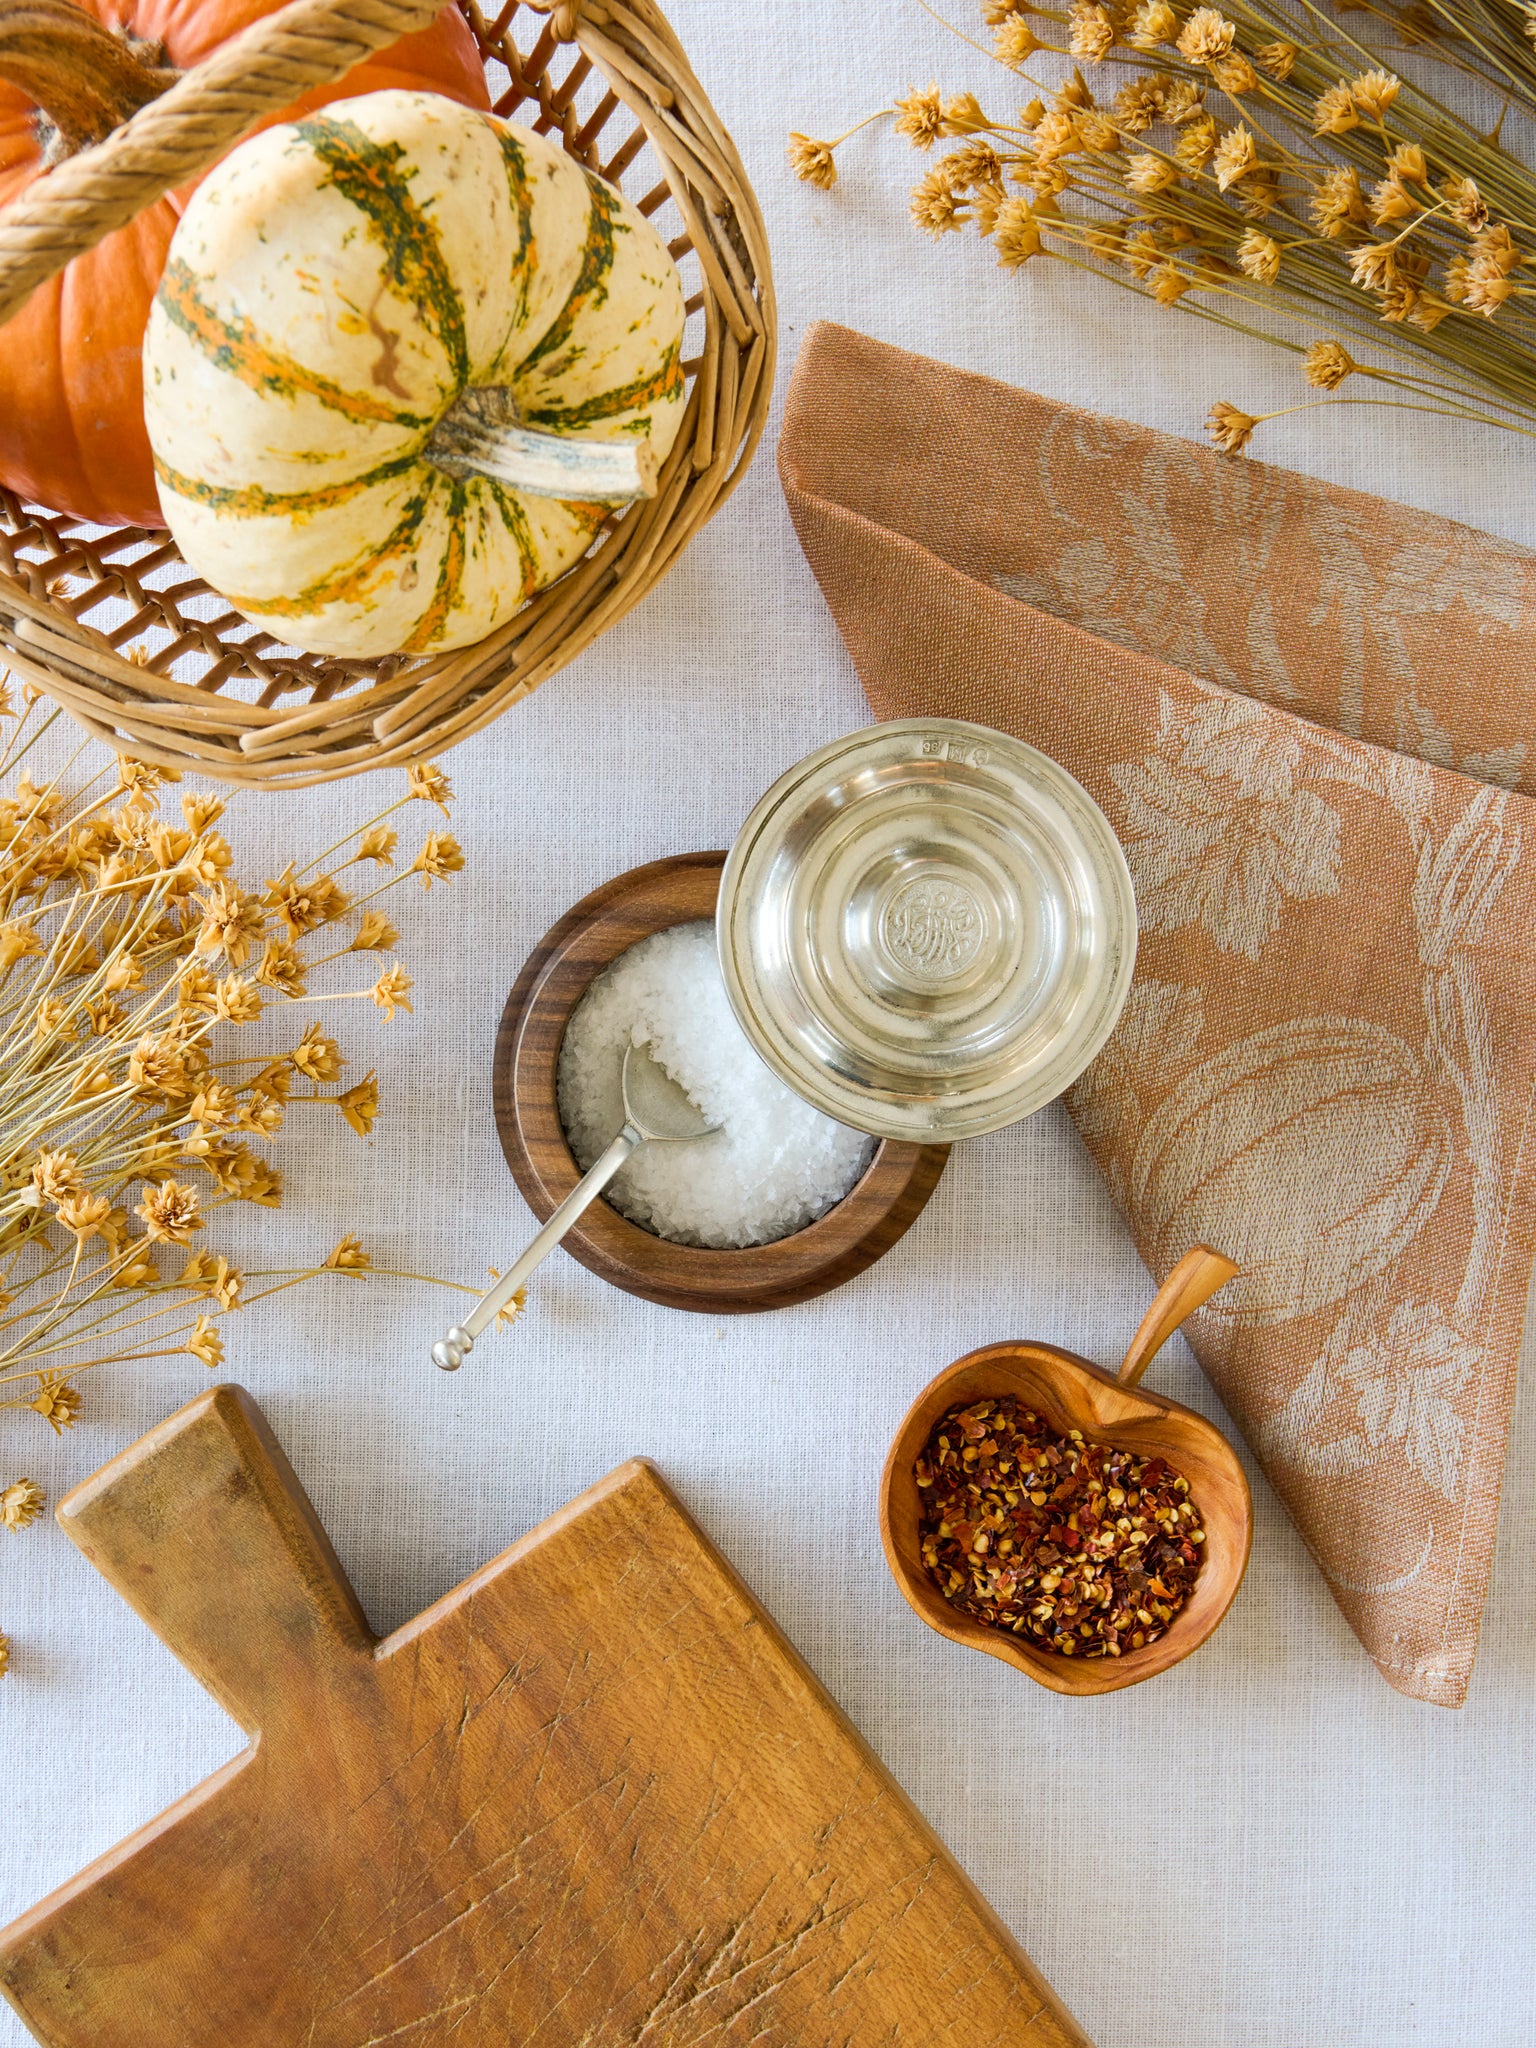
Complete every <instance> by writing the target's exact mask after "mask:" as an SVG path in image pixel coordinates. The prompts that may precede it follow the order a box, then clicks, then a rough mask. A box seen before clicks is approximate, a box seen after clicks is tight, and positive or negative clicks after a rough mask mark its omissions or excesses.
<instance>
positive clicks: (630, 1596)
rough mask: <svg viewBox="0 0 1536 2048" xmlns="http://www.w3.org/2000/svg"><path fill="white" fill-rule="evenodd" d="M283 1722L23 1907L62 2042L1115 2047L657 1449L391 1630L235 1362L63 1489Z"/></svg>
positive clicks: (146, 1586) (83, 1541)
mask: <svg viewBox="0 0 1536 2048" xmlns="http://www.w3.org/2000/svg"><path fill="white" fill-rule="evenodd" d="M59 1514H60V1519H61V1520H62V1521H63V1522H64V1524H65V1526H66V1528H67V1529H68V1531H69V1533H70V1535H71V1536H72V1537H73V1538H74V1540H75V1541H76V1543H78V1544H79V1546H80V1548H81V1549H82V1550H83V1551H84V1552H85V1553H86V1555H87V1556H88V1557H89V1558H90V1559H91V1560H92V1562H93V1563H94V1564H95V1565H96V1566H97V1568H98V1569H99V1570H100V1571H102V1572H103V1573H105V1575H106V1576H107V1577H108V1578H109V1579H110V1580H111V1581H112V1583H113V1584H114V1585H115V1586H116V1587H117V1589H118V1590H119V1591H120V1592H121V1593H122V1594H123V1596H124V1597H125V1598H126V1599H127V1600H129V1601H130V1602H131V1603H132V1604H133V1606H134V1607H135V1608H136V1609H137V1610H138V1612H139V1613H140V1614H141V1615H142V1616H143V1617H144V1619H145V1620H146V1621H147V1622H148V1623H149V1624H150V1626H151V1627H152V1628H153V1629H154V1630H155V1631H156V1633H157V1634H158V1635H160V1636H161V1637H162V1638H163V1640H164V1641H165V1642H166V1643H167V1644H168V1645H169V1647H170V1648H171V1649H172V1650H173V1651H174V1652H175V1654H176V1655H177V1656H178V1657H179V1658H180V1659H181V1661H182V1662H183V1663H184V1664H185V1665H186V1666H187V1667H188V1668H189V1669H190V1670H191V1671H192V1672H193V1673H194V1674H195V1675H196V1677H197V1678H198V1679H199V1680H200V1681H201V1682H202V1683H203V1684H204V1685H205V1686H206V1687H207V1688H208V1690H209V1691H210V1692H211V1693H212V1694H213V1695H214V1697H215V1698H217V1699H218V1700H219V1701H220V1702H221V1703H222V1704H223V1705H224V1706H225V1708H226V1709H227V1710H228V1712H229V1713H231V1714H232V1715H233V1716H234V1717H235V1719H236V1720H237V1721H238V1722H239V1723H240V1724H241V1726H242V1727H244V1728H246V1729H247V1730H249V1731H250V1733H251V1735H252V1737H253V1738H254V1739H253V1741H252V1744H251V1746H250V1748H249V1749H248V1750H246V1751H245V1752H244V1753H243V1754H242V1755H241V1756H239V1757H237V1758H236V1759H235V1760H234V1761H233V1762H232V1763H230V1764H229V1765H227V1766H226V1767H225V1768H224V1769H223V1770H221V1771H219V1772H217V1773H216V1774H215V1775H214V1776H213V1777H211V1778H209V1779H208V1780H207V1781H206V1782H205V1783H203V1784H202V1785H200V1786H198V1787H197V1788H196V1789H195V1790H194V1791H192V1792H190V1793H189V1794H188V1795H187V1796H186V1797H185V1798H184V1799H182V1800H181V1801H179V1802H178V1803H177V1804H176V1805H175V1806H173V1807H171V1808H169V1809H168V1810H167V1811H166V1812H165V1813H164V1814H162V1815H161V1816H160V1817H159V1818H158V1819H157V1820H155V1821H153V1822H151V1823H150V1824H149V1825H148V1826H147V1827H145V1828H143V1829H141V1830H140V1831H139V1832H138V1833H137V1834H135V1835H133V1836H130V1838H129V1839H128V1840H127V1841H126V1842H124V1843H122V1844H121V1845H120V1846H119V1847H118V1848H117V1849H115V1850H113V1851H111V1852H110V1853H109V1854H108V1855H106V1856H104V1857H102V1858H101V1859H100V1860H99V1861H98V1862H96V1863H95V1864H93V1865H91V1866H90V1868H89V1869H87V1870H85V1871H83V1872H82V1873H81V1874H80V1876H79V1877H77V1878H75V1879H74V1880H73V1882H71V1883H69V1884H67V1885H65V1886H63V1887H62V1888H61V1889H60V1890H59V1891H57V1892H55V1893H54V1894H53V1895H52V1896H51V1897H50V1898H47V1899H45V1900H43V1902H42V1903H41V1904H40V1905H38V1906H36V1907H35V1908H33V1910H32V1911H31V1912H30V1913H28V1914H26V1915H24V1916H23V1917H22V1918H21V1919H20V1920H18V1921H16V1922H14V1923H13V1924H12V1926H11V1927H10V1928H9V1929H7V1930H5V1931H4V1932H3V1933H0V1985H3V1987H4V1989H5V1991H6V1993H7V1995H8V1996H9V1998H10V1999H11V2001H12V2003H13V2004H14V2005H15V2006H16V2008H17V2009H18V2011H19V2012H20V2013H21V2014H22V2016H23V2018H24V2019H25V2020H26V2021H27V2022H28V2024H29V2025H30V2026H31V2028H32V2030H33V2032H34V2033H35V2034H36V2035H37V2037H38V2038H39V2039H40V2040H42V2041H45V2042H50V2043H56V2044H59V2048H64V2044H68V2048H76V2044H79V2048H85V2044H90V2048H127V2044H134V2048H140V2044H143V2048H148V2044H150V2043H153V2044H154V2048H200V2044H205V2043H206V2044H210V2048H212V2044H217V2048H258V2044H259V2048H379V2044H382V2043H385V2042H388V2043H390V2044H391V2048H421V2044H424V2043H427V2042H439V2041H441V2042H445V2043H450V2044H453V2048H509V2044H514V2043H515V2044H519V2048H522V2044H526V2048H577V2044H580V2048H608V2044H610V2043H611V2044H615V2048H618V2044H627V2048H663V2044H664V2048H692V2044H699V2048H703V2044H705V2043H708V2044H710V2048H729V2044H737V2043H743V2044H744V2043H747V2042H751V2043H753V2044H756V2048H823V2044H825V2048H833V2044H837V2048H843V2044H849V2048H852V2044H862V2043H870V2044H875V2043H880V2044H889V2043H897V2044H913V2048H930V2044H931V2048H938V2044H951V2043H952V2044H955V2048H961V2044H963V2048H1004V2044H1008V2048H1017V2044H1023V2048H1090V2044H1088V2043H1087V2040H1086V2037H1085V2036H1084V2035H1083V2034H1082V2032H1081V2031H1080V2030H1079V2029H1078V2028H1077V2027H1076V2026H1075V2025H1074V2023H1073V2021H1072V2020H1071V2018H1070V2017H1069V2016H1068V2015H1067V2014H1066V2013H1065V2012H1064V2011H1063V2010H1062V2008H1061V2006H1060V2005H1059V2004H1058V2002H1057V2001H1056V1999H1055V1998H1054V1997H1053V1995H1052V1994H1051V1992H1050V1990H1049V1989H1048V1988H1047V1987H1046V1985H1045V1984H1044V1983H1043V1982H1042V1980H1041V1979H1040V1977H1039V1975H1038V1974H1037V1973H1036V1972H1035V1970H1034V1969H1033V1968H1032V1966H1031V1965H1030V1963H1029V1961H1028V1959H1027V1957H1025V1956H1024V1955H1023V1953H1022V1952H1021V1951H1020V1950H1019V1948H1018V1947H1017V1946H1016V1945H1015V1943H1014V1942H1013V1941H1012V1939H1011V1938H1010V1936H1009V1935H1008V1933H1007V1932H1006V1930H1005V1929H1004V1928H1003V1927H1002V1926H1001V1925H1000V1924H999V1922H998V1921H997V1920H996V1919H995V1918H994V1916H993V1915H992V1913H991V1912H990V1910H989V1909H988V1907H987V1906H986V1904H985V1903H984V1901H983V1900H982V1899H981V1897H980V1896H979V1894H978V1893H977V1892H976V1891H975V1890H974V1889H973V1888H972V1886H971V1885H970V1884H969V1882H968V1881H967V1879H966V1878H965V1876H964V1875H963V1874H962V1872H961V1871H960V1870H959V1869H958V1868H957V1866H956V1865H955V1864H954V1863H953V1862H952V1861H951V1860H950V1858H949V1856H948V1855H947V1854H946V1852H945V1850H944V1848H943V1846H942V1844H941V1843H940V1842H939V1841H938V1839H937V1838H936V1837H935V1836H934V1834H933V1833H932V1832H931V1830H930V1829H929V1828H928V1827H927V1825H926V1824H925V1822H924V1821H923V1820H922V1819H921V1818H920V1817H919V1815H918V1814H917V1813H916V1812H915V1811H914V1809H913V1808H912V1807H911V1805H910V1804H909V1803H908V1802H907V1800H906V1799H905V1797H904V1796H903V1794H902V1793H901V1791H900V1790H899V1789H898V1787H897V1786H896V1784H895V1783H894V1781H893V1780H892V1779H891V1778H890V1777H889V1776H888V1775H887V1774H886V1772H885V1771H884V1770H883V1769H882V1767H881V1766H880V1764H879V1763H878V1761H877V1760H876V1759H875V1757H874V1755H873V1754H872V1752H871V1751H870V1750H869V1749H868V1748H867V1747H866V1746H865V1744H864V1743H863V1742H862V1741H861V1739H860V1738H859V1736H858V1735H857V1733H856V1732H855V1731H854V1729H853V1728H852V1727H851V1725H850V1724H849V1723H848V1721H847V1720H846V1719H844V1717H843V1716H842V1715H841V1714H840V1713H839V1711H838V1709H837V1708H836V1707H835V1706H834V1705H833V1703H832V1701H831V1700H830V1699H829V1698H828V1697H827V1695H826V1694H825V1693H824V1692H823V1691H822V1689H821V1688H820V1686H819V1685H818V1684H817V1682H816V1680H815V1679H814V1678H813V1677H812V1676H811V1674H810V1672H809V1671H808V1670H807V1669H806V1667H805V1666H804V1664H802V1663H801V1662H800V1660H799V1658H798V1657H797V1656H796V1655H795V1653H794V1652H793V1651H792V1650H791V1649H790V1647H789V1646H788V1644H787V1643H786V1642H785V1641H784V1639H783V1637H782V1636H781V1635H780V1634H779V1633H778V1631H777V1629H776V1628H775V1627H774V1625H773V1623H772V1621H771V1620H770V1619H769V1617H768V1616H767V1615H766V1614H765V1613H764V1611H763V1610H762V1608H761V1607H759V1606H758V1605H757V1603H756V1602H755V1601H754V1600H753V1598H752V1596H751V1594H750V1593H749V1592H748V1591H747V1590H746V1588H745V1587H744V1586H743V1585H742V1584H741V1582H740V1581H739V1580H738V1579H737V1578H736V1577H735V1575H734V1574H733V1573H732V1571H731V1570H730V1567H729V1566H728V1565H727V1564H726V1563H725V1562H724V1560H723V1559H722V1558H721V1557H720V1556H719V1554H718V1553H717V1552H716V1551H715V1550H713V1549H712V1548H711V1546H710V1544H709V1543H708V1542H707V1540H706V1539H705V1537H704V1536H703V1535H702V1533H701V1532H700V1531H699V1530H698V1528H697V1527H696V1526H695V1525H694V1524H693V1522H691V1521H690V1520H689V1518H688V1516H687V1515H686V1513H685V1512H684V1511H683V1509H682V1508H681V1506H680V1505H679V1503H678V1502H677V1501H676V1499H675V1498H674V1497H673V1495H672V1494H671V1493H670V1492H669V1490H668V1489H667V1487H666V1485H665V1483H664V1482H663V1480H662V1479H661V1478H660V1477H659V1475H658V1474H657V1473H656V1472H655V1471H654V1470H653V1469H652V1468H651V1467H650V1466H648V1465H646V1464H644V1463H643V1462H640V1461H638V1460H637V1461H634V1462H631V1463H630V1464H627V1465H623V1466H621V1467H620V1468H619V1469H618V1470H617V1471H616V1472H613V1473H611V1474H610V1475H609V1476H608V1477H607V1478H606V1479H604V1480H602V1481H600V1482H599V1483H598V1484H597V1485H596V1486H594V1487H592V1488H591V1489H590V1490H589V1491H588V1492H586V1493H584V1494H583V1495H581V1497H580V1498H579V1499H577V1500H575V1501H572V1502H571V1503H570V1505H569V1506H568V1507H566V1508H564V1509H562V1510H561V1511H560V1512H559V1513H558V1514H556V1515H554V1516H552V1517H551V1518H550V1519H549V1520H548V1521H547V1522H544V1523H542V1524H541V1525H540V1526H539V1527H538V1528H536V1529H535V1530H533V1531H532V1532H531V1533H530V1534H529V1535H528V1536H526V1537H525V1538H524V1539H523V1540H522V1541H521V1542H520V1543H517V1544H515V1545H514V1546H513V1547H512V1548H511V1549H510V1550H508V1551H506V1552H504V1553H503V1555H502V1556H500V1557H499V1558H497V1559H495V1560H494V1561H493V1562H492V1563H491V1564H489V1565H487V1566H486V1567H485V1568H484V1569H483V1570H482V1571H480V1572H478V1573H477V1574H476V1575H475V1576H474V1577H473V1578H470V1579H467V1580H466V1581H465V1582H464V1584H463V1585H461V1586H459V1587H457V1588H456V1589H455V1590H454V1591H453V1592H451V1593H449V1594H448V1595H447V1596H446V1597H445V1598H444V1599H442V1600H440V1601H439V1602H438V1603H437V1604H436V1605H435V1606H434V1607H431V1608H429V1609H428V1610H427V1611H426V1612H425V1613H424V1614H421V1615H418V1616H417V1617H416V1619H415V1620H414V1621H412V1622H409V1623H408V1624H407V1625H406V1626H405V1627H404V1628H402V1629H399V1630H397V1631H396V1632H395V1633H394V1634H393V1635H391V1636H388V1637H385V1638H384V1639H382V1640H379V1639H376V1638H375V1637H374V1635H373V1634H372V1632H371V1631H370V1630H369V1628H368V1625H367V1622H366V1620H365V1619H364V1617H363V1614H362V1611H361V1609H360V1608H359V1606H358V1604H357V1601H356V1598H355V1597H354V1595H353V1593H352V1590H351V1588H350V1586H349V1585H348V1584H347V1581H346V1579H345V1577H344V1576H343V1574H342V1571H341V1568H340V1565H339V1564H338V1562H337V1560H336V1557H335V1554H334V1552H333V1551H332V1549H331V1546H330V1544H329V1542H328V1541H327V1539H326V1536H325V1533H324V1531H323V1530H322V1528H321V1527H320V1524H319V1522H318V1520H317V1519H316V1517H315V1514H314V1511H313V1510H312V1509H311V1507H310V1505H309V1502H308V1501H307V1499H306V1498H305V1496H304V1493H303V1491H302V1489H301V1488H300V1486H299V1484H298V1481H297V1480H296V1479H295V1477H294V1475H293V1472H292V1470H291V1468H290V1467H289V1465H288V1463H287V1460H286V1459H285V1458H284V1456H283V1453H282V1451H281V1449H280V1448H279V1447H278V1445H277V1443H276V1442H275V1440H274V1439H273V1438H272V1436H271V1434H270V1432H269V1431H268V1429H267V1427H266V1425H265V1423H264V1421H263V1419H262V1417H261V1414H260V1411H259V1410H258V1409H257V1407H256V1405H255V1403H254V1402H253V1401H252V1400H251V1399H250V1397H249V1396H248V1395H246V1394H245V1393H243V1392H242V1391H241V1390H240V1389H239V1388H237V1387H218V1388H214V1389H212V1390H211V1391H209V1392H208V1393H206V1394H203V1395H201V1396H199V1398H198V1399H197V1400H195V1401H193V1402H191V1403H189V1404H188V1406H187V1407H185V1408H183V1409H181V1410H179V1411H178V1412H177V1413H176V1414H175V1415H173V1416H171V1417H170V1419H169V1420H168V1421H166V1422H164V1423H162V1424H161V1425H160V1427H159V1428H158V1429H156V1430H154V1431H152V1432H151V1433H150V1434H149V1435H148V1436H147V1437H144V1438H142V1439H141V1440H140V1441H139V1442H138V1443H137V1444H135V1445H133V1446H132V1447H131V1448H130V1449H129V1450H127V1451H125V1452H124V1453H123V1454H122V1455H121V1456H120V1457H119V1458H117V1459H115V1460H114V1461H113V1462H112V1463H111V1464H110V1465H108V1466H106V1467H105V1468H104V1469H103V1470H102V1471H101V1472H99V1473H97V1474H96V1475H95V1477H94V1478H92V1479H90V1480H88V1481H87V1482H86V1483H85V1485H83V1486H82V1487H79V1488H77V1490H76V1491H75V1492H74V1493H73V1494H71V1495H70V1496H69V1497H68V1498H67V1499H66V1500H65V1501H64V1502H63V1503H61V1505H60V1509H59Z"/></svg>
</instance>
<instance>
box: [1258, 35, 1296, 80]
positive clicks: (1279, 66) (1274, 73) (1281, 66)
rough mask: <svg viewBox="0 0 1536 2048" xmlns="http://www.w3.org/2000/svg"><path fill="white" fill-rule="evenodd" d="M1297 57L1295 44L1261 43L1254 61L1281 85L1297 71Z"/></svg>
mask: <svg viewBox="0 0 1536 2048" xmlns="http://www.w3.org/2000/svg"><path fill="white" fill-rule="evenodd" d="M1296 57H1297V50H1296V45H1295V44H1294V43H1260V45H1259V47H1258V48H1257V49H1256V50H1255V51H1254V53H1253V61H1254V63H1255V64H1257V65H1258V67H1259V69H1260V70H1261V71H1263V72H1265V73H1267V75H1268V76H1269V77H1270V78H1273V79H1275V80H1276V81H1277V83H1279V84H1281V85H1284V83H1285V81H1286V80H1287V79H1288V78H1289V77H1290V75H1291V73H1292V71H1293V70H1294V69H1295V66H1296Z"/></svg>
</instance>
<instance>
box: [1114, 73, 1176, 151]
mask: <svg viewBox="0 0 1536 2048" xmlns="http://www.w3.org/2000/svg"><path fill="white" fill-rule="evenodd" d="M1172 85H1173V79H1172V78H1171V77H1170V75H1169V74H1168V73H1167V72H1166V71H1151V72H1147V73H1145V74H1144V75H1143V76H1142V77H1140V78H1133V79H1132V80H1131V81H1130V83H1129V84H1128V85H1123V86H1121V88H1120V90H1119V91H1118V92H1117V93H1116V94H1115V115H1116V118H1117V119H1118V121H1119V123H1120V125H1121V127H1122V128H1124V129H1125V130H1126V132H1127V133H1128V134H1131V135H1145V134H1146V132H1147V130H1148V129H1149V128H1154V127H1156V125H1157V123H1158V122H1159V121H1166V120H1167V119H1168V94H1169V91H1170V89H1171V88H1172Z"/></svg>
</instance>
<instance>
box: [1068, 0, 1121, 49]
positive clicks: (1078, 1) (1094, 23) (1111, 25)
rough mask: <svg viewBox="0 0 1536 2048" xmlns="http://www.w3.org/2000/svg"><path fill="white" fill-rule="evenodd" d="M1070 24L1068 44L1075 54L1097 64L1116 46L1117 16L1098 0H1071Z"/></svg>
mask: <svg viewBox="0 0 1536 2048" xmlns="http://www.w3.org/2000/svg"><path fill="white" fill-rule="evenodd" d="M1067 24H1068V30H1067V47H1068V49H1069V50H1070V51H1071V52H1072V55H1073V56H1074V57H1082V58H1084V59H1086V61H1087V62H1088V63H1090V64H1098V63H1102V61H1103V60H1104V58H1106V57H1107V56H1108V55H1109V53H1110V51H1111V50H1112V49H1113V48H1114V47H1115V21H1114V16H1113V15H1112V14H1111V13H1110V11H1109V9H1108V8H1107V7H1102V6H1100V5H1099V0H1072V7H1071V10H1070V12H1069V13H1068V15H1067Z"/></svg>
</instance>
